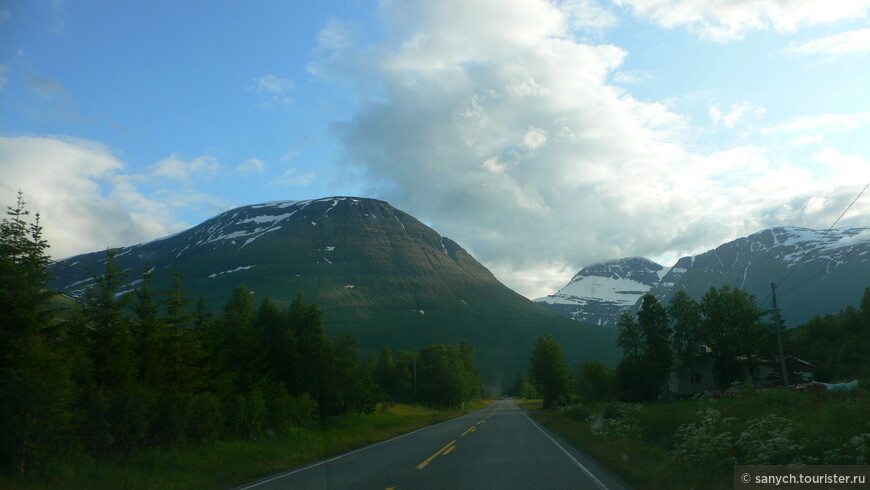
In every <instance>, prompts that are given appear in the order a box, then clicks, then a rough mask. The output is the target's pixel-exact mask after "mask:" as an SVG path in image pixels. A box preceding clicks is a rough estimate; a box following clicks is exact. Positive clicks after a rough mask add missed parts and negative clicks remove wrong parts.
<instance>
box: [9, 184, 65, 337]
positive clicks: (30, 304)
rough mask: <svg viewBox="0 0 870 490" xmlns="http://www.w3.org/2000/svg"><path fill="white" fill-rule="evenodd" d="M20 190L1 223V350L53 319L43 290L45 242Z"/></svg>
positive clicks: (46, 262)
mask: <svg viewBox="0 0 870 490" xmlns="http://www.w3.org/2000/svg"><path fill="white" fill-rule="evenodd" d="M25 205H26V202H25V201H24V195H23V194H22V193H21V192H20V191H19V192H18V200H17V202H16V204H15V207H7V212H6V217H5V218H3V220H2V221H0V349H3V350H5V347H6V343H7V342H9V341H10V340H12V339H15V338H22V337H24V336H26V335H28V334H30V333H33V332H34V331H35V330H39V329H44V328H47V327H48V326H49V325H50V323H51V322H50V319H51V316H52V313H53V312H51V311H49V309H48V308H47V304H48V302H49V300H50V299H51V297H52V296H53V295H54V294H53V293H52V292H50V291H48V290H46V284H47V283H48V281H49V280H50V279H51V275H50V274H49V273H48V270H47V269H46V268H47V266H48V265H49V263H50V262H51V259H50V258H49V256H48V248H49V245H48V242H47V241H46V240H45V239H43V238H42V226H40V224H39V213H37V214H36V219H35V220H34V221H33V222H32V223H28V222H27V216H29V215H30V212H29V211H28V210H27V209H26V208H25Z"/></svg>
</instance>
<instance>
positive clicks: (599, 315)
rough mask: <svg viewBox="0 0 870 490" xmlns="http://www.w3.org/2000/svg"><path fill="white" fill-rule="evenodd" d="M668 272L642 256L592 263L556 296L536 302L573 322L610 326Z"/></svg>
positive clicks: (546, 297) (539, 299)
mask: <svg viewBox="0 0 870 490" xmlns="http://www.w3.org/2000/svg"><path fill="white" fill-rule="evenodd" d="M668 271H669V270H668V269H667V268H665V267H662V266H661V265H659V264H656V263H655V262H653V261H651V260H649V259H646V258H643V257H630V258H625V259H619V260H612V261H608V262H602V263H598V264H593V265H591V266H588V267H584V268H583V269H581V270H580V272H578V273H577V274H576V275H575V276H574V277H573V278H572V279H571V281H570V282H569V283H568V284H566V285H565V286H564V287H563V288H562V289H560V290H559V291H558V292H556V293H555V294H552V295H549V296H545V297H543V298H538V299H536V300H535V302H536V303H538V304H539V305H541V306H543V307H544V308H547V309H549V310H552V311H554V312H556V313H558V314H560V315H563V316H567V317H569V318H571V319H573V320H578V321H584V322H587V323H594V324H596V325H609V324H613V323H614V319H615V318H616V316H617V315H618V314H619V313H620V312H622V311H624V310H626V309H628V308H631V307H632V306H633V305H634V304H635V303H636V302H637V300H638V299H639V298H640V297H641V296H643V295H644V294H646V293H647V292H649V290H650V289H651V288H652V287H653V286H655V285H657V284H658V283H659V282H660V281H661V279H662V278H663V277H664V276H665V275H666V274H667V273H668Z"/></svg>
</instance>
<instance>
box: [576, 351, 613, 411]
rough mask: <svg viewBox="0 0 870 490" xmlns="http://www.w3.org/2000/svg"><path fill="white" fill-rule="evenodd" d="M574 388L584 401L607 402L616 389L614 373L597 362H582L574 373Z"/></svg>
mask: <svg viewBox="0 0 870 490" xmlns="http://www.w3.org/2000/svg"><path fill="white" fill-rule="evenodd" d="M574 373H575V374H574V388H575V390H576V391H577V394H578V395H580V396H581V397H582V398H583V399H584V400H586V401H590V402H592V401H609V400H612V399H613V396H614V391H615V388H616V372H615V371H614V370H613V369H611V368H609V367H607V366H605V365H604V364H602V363H601V362H599V361H583V362H582V363H580V364H577V367H576V369H575V371H574Z"/></svg>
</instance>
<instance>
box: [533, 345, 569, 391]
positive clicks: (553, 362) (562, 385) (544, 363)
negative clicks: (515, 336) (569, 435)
mask: <svg viewBox="0 0 870 490" xmlns="http://www.w3.org/2000/svg"><path fill="white" fill-rule="evenodd" d="M529 377H530V378H531V379H532V382H533V383H534V384H535V387H536V388H537V390H538V393H539V394H540V395H541V397H543V399H544V406H545V407H549V406H552V405H553V404H554V403H556V402H557V401H558V399H559V397H560V396H562V395H565V394H567V393H568V386H569V381H570V374H569V372H568V364H567V363H566V362H565V353H564V352H563V351H562V347H560V346H559V344H558V343H556V341H555V340H554V339H553V336H552V335H546V336H541V337H538V340H536V341H535V346H534V348H532V357H531V359H530V360H529Z"/></svg>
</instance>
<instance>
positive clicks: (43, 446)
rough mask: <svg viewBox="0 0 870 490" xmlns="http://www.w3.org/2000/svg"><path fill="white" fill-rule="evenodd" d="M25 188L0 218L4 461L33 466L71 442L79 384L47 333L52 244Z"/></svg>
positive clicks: (0, 439)
mask: <svg viewBox="0 0 870 490" xmlns="http://www.w3.org/2000/svg"><path fill="white" fill-rule="evenodd" d="M25 204H26V203H25V202H24V199H23V195H22V194H21V193H20V192H19V194H18V201H17V203H16V205H15V207H10V208H8V212H7V217H5V218H3V220H2V221H0V467H2V468H5V469H10V470H14V471H16V472H18V473H27V472H30V471H31V470H32V469H33V468H37V467H39V466H40V465H41V464H43V463H44V462H45V460H46V458H47V457H49V456H50V455H52V454H56V453H59V452H62V451H63V450H64V449H65V448H67V447H69V445H70V444H71V443H72V440H73V437H72V416H73V413H72V401H73V397H74V385H73V382H72V379H71V373H70V371H69V368H68V366H67V364H66V363H65V360H64V357H63V352H62V351H61V350H60V348H59V347H58V345H57V343H56V339H55V338H54V335H49V327H50V326H51V325H52V322H53V314H52V313H53V312H52V311H51V309H50V308H49V307H48V302H49V299H50V298H51V296H52V293H50V292H48V291H47V290H46V283H47V281H48V280H49V278H50V275H49V274H48V273H47V272H46V266H47V265H48V263H49V262H50V259H49V257H48V254H47V249H48V243H47V242H46V241H45V240H44V239H43V238H42V227H41V226H40V224H39V215H38V214H37V215H36V219H35V220H34V221H33V222H32V223H27V221H26V219H27V218H26V217H27V216H28V215H29V212H28V211H27V210H26V209H25Z"/></svg>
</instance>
